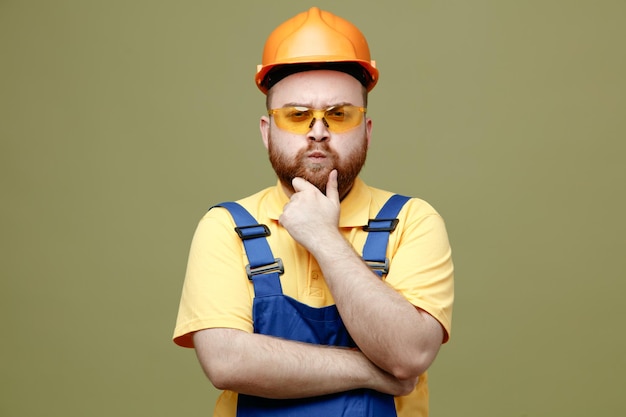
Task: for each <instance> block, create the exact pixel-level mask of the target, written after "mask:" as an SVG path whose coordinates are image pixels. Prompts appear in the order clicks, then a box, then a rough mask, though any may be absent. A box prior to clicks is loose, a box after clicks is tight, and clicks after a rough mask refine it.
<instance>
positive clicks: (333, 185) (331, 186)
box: [326, 169, 339, 204]
mask: <svg viewBox="0 0 626 417" xmlns="http://www.w3.org/2000/svg"><path fill="white" fill-rule="evenodd" d="M326 197H328V198H329V199H330V200H331V201H333V202H335V203H337V204H339V191H338V190H337V170H336V169H333V170H332V171H330V174H329V175H328V182H327V183H326Z"/></svg>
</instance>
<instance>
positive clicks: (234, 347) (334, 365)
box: [194, 329, 412, 398]
mask: <svg viewBox="0 0 626 417" xmlns="http://www.w3.org/2000/svg"><path fill="white" fill-rule="evenodd" d="M194 344H195V346H196V352H197V355H198V358H199V360H200V363H201V365H202V368H203V369H204V371H205V373H206V374H207V376H208V378H209V379H210V380H211V382H212V383H213V384H214V385H215V386H216V387H217V388H219V389H225V390H231V391H235V392H238V393H244V394H250V395H256V396H260V397H266V398H304V397H312V396H318V395H325V394H331V393H335V392H342V391H347V390H351V389H356V388H371V389H376V390H378V391H381V392H387V393H389V394H392V395H404V394H407V393H408V392H410V391H411V390H412V386H410V384H407V383H406V382H404V381H398V380H396V378H393V377H392V376H391V375H388V374H386V373H385V372H383V371H382V370H380V369H378V368H377V367H376V366H375V365H374V364H373V363H371V362H370V361H369V360H368V359H367V358H366V357H365V356H364V355H363V354H362V353H361V352H359V351H356V350H350V349H345V348H337V347H328V346H320V345H312V344H304V343H299V342H294V341H289V340H283V339H278V338H274V337H270V336H265V335H259V334H249V333H246V332H243V331H240V330H234V329H208V330H203V331H200V332H197V333H196V334H195V336H194Z"/></svg>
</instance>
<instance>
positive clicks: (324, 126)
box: [307, 117, 330, 142]
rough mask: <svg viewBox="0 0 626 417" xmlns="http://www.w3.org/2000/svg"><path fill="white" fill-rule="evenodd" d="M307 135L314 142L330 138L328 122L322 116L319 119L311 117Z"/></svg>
mask: <svg viewBox="0 0 626 417" xmlns="http://www.w3.org/2000/svg"><path fill="white" fill-rule="evenodd" d="M307 137H308V138H309V139H310V140H314V141H316V142H322V141H325V140H328V139H329V138H330V132H329V131H328V123H327V122H326V120H324V118H323V117H322V118H320V119H313V121H312V122H311V129H310V130H309V133H308V134H307Z"/></svg>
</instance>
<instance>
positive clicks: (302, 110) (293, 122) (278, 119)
mask: <svg viewBox="0 0 626 417" xmlns="http://www.w3.org/2000/svg"><path fill="white" fill-rule="evenodd" d="M365 111H366V108H365V107H357V106H350V105H340V106H333V107H329V108H327V109H309V108H308V107H301V106H295V107H282V108H280V109H271V110H269V112H268V113H269V115H270V116H274V122H275V123H276V126H278V127H279V128H281V129H283V130H287V131H289V132H291V133H297V134H305V133H307V132H308V131H309V130H311V128H312V127H313V125H314V124H315V121H316V120H321V121H322V122H323V123H324V126H326V127H327V128H328V130H330V131H331V132H335V133H341V132H346V131H348V130H350V129H353V128H355V127H357V126H358V125H359V124H360V123H361V122H362V121H363V114H364V113H365Z"/></svg>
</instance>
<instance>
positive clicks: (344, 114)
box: [324, 106, 365, 132]
mask: <svg viewBox="0 0 626 417" xmlns="http://www.w3.org/2000/svg"><path fill="white" fill-rule="evenodd" d="M364 111H365V109H364V108H363V107H356V106H336V107H331V108H330V109H328V110H326V112H324V119H325V120H326V123H328V130H330V131H331V132H345V131H347V130H350V129H352V128H355V127H356V126H358V125H359V123H361V121H362V120H363V112H364Z"/></svg>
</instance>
